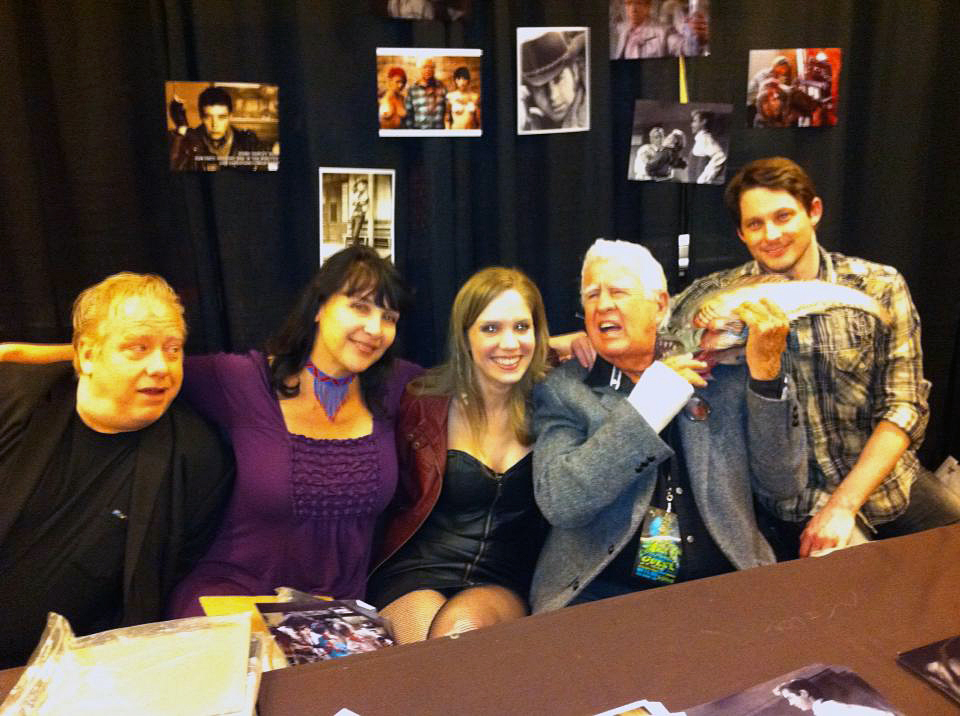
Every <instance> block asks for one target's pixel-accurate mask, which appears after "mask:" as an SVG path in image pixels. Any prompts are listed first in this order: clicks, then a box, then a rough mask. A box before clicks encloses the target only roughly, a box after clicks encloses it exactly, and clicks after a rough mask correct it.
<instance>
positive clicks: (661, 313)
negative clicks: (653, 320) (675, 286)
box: [654, 291, 670, 325]
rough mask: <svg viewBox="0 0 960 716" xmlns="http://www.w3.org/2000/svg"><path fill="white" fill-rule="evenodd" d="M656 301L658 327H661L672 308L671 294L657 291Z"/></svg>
mask: <svg viewBox="0 0 960 716" xmlns="http://www.w3.org/2000/svg"><path fill="white" fill-rule="evenodd" d="M654 300H656V302H657V325H660V322H661V321H663V319H664V317H665V316H666V315H667V310H668V309H669V308H670V294H668V293H667V292H666V291H657V293H656V296H655V297H654Z"/></svg>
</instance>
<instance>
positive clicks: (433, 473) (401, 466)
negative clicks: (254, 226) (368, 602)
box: [370, 390, 450, 572]
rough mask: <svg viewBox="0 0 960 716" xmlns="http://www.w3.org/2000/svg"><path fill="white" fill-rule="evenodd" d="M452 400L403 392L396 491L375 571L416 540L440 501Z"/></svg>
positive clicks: (376, 552) (385, 518) (386, 516)
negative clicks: (448, 417)
mask: <svg viewBox="0 0 960 716" xmlns="http://www.w3.org/2000/svg"><path fill="white" fill-rule="evenodd" d="M449 410H450V396H435V395H420V396H416V395H411V393H410V391H409V390H406V391H405V392H404V394H403V399H402V400H401V401H400V408H399V412H398V415H397V430H396V436H397V463H398V465H397V467H398V472H397V492H396V494H395V495H394V498H393V501H392V502H391V503H390V505H389V506H388V507H387V509H386V510H385V511H384V513H383V516H382V518H381V525H382V526H381V530H380V539H379V540H378V541H377V544H375V545H374V554H373V560H372V562H371V569H370V571H371V572H372V571H373V570H374V569H376V568H377V567H379V566H380V565H381V564H382V563H383V562H384V561H386V559H387V558H388V557H390V556H391V555H392V554H393V553H394V552H396V551H397V550H398V549H400V547H401V546H403V544H404V543H405V542H406V541H407V540H408V539H410V538H411V537H413V535H414V533H416V531H417V530H418V529H420V525H422V524H423V522H424V520H426V519H427V516H428V515H429V514H430V512H431V511H432V510H433V508H434V505H436V504H437V499H438V498H439V497H440V487H441V486H442V484H443V473H444V470H445V469H446V465H447V415H448V413H449Z"/></svg>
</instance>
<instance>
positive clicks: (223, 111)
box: [201, 104, 230, 139]
mask: <svg viewBox="0 0 960 716" xmlns="http://www.w3.org/2000/svg"><path fill="white" fill-rule="evenodd" d="M202 113H203V116H202V117H201V119H202V121H203V126H204V128H205V129H206V130H207V136H209V137H210V139H223V137H224V135H225V134H226V133H227V130H228V129H230V109H229V108H228V107H227V106H226V105H224V104H208V105H207V106H205V107H204V108H203V110H202Z"/></svg>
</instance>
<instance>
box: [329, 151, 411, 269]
mask: <svg viewBox="0 0 960 716" xmlns="http://www.w3.org/2000/svg"><path fill="white" fill-rule="evenodd" d="M393 236H394V171H393V169H353V168H344V167H320V263H321V264H322V263H323V262H324V261H326V259H327V258H328V257H330V256H332V255H333V254H335V253H337V251H340V249H343V248H346V247H347V246H354V245H356V244H363V245H364V246H370V247H372V248H374V249H376V250H377V253H379V254H380V255H381V256H382V257H384V258H389V259H390V260H391V261H392V260H394V248H393V247H394V240H393Z"/></svg>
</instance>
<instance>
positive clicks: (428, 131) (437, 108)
mask: <svg viewBox="0 0 960 716" xmlns="http://www.w3.org/2000/svg"><path fill="white" fill-rule="evenodd" d="M482 60H483V52H482V51H481V50H472V49H437V48H429V47H406V48H403V47H378V48H377V112H378V115H379V119H378V121H379V123H380V136H381V137H416V136H422V137H479V136H480V135H481V134H482V133H483V132H482V125H481V112H480V102H481V95H482V93H483V90H482V87H483V81H482V73H481V65H482Z"/></svg>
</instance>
